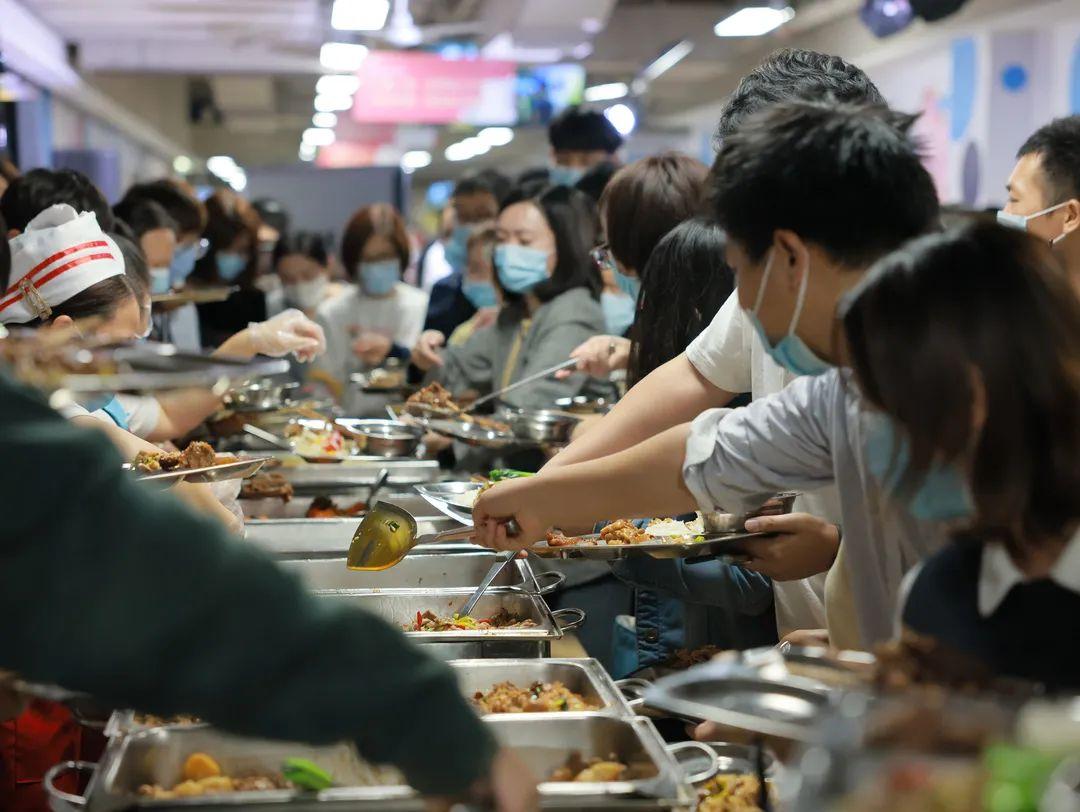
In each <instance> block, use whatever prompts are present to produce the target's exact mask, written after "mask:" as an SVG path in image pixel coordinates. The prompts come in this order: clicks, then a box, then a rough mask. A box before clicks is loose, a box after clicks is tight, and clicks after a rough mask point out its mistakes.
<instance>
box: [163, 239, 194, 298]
mask: <svg viewBox="0 0 1080 812" xmlns="http://www.w3.org/2000/svg"><path fill="white" fill-rule="evenodd" d="M198 258H199V244H198V243H197V242H194V243H192V244H191V245H183V246H180V247H178V248H177V249H176V250H175V251H173V256H172V262H170V263H169V283H170V284H171V285H172V286H173V287H174V288H175V287H180V286H181V285H183V284H184V280H185V279H187V278H188V277H189V276H191V272H192V271H194V270H195V262H196V261H197V260H198Z"/></svg>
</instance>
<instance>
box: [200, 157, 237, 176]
mask: <svg viewBox="0 0 1080 812" xmlns="http://www.w3.org/2000/svg"><path fill="white" fill-rule="evenodd" d="M206 169H207V171H209V172H210V174H211V175H217V176H218V177H219V178H221V179H222V180H224V179H225V178H226V177H227V176H229V175H231V174H232V173H233V172H235V171H236V161H234V160H233V158H232V156H231V155H213V156H211V157H210V158H207V159H206Z"/></svg>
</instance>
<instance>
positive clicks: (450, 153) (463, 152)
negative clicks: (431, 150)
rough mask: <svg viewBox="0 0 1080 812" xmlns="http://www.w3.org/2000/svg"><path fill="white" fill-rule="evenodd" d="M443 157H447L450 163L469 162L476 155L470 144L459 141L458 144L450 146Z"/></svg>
mask: <svg viewBox="0 0 1080 812" xmlns="http://www.w3.org/2000/svg"><path fill="white" fill-rule="evenodd" d="M443 155H445V156H446V160H448V161H467V160H469V159H470V158H472V157H473V155H474V153H473V151H472V150H471V149H470V148H469V145H468V144H466V143H465V142H464V141H458V142H457V143H456V144H451V145H450V146H448V147H447V148H446V151H445V152H444V153H443Z"/></svg>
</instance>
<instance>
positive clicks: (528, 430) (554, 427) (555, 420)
mask: <svg viewBox="0 0 1080 812" xmlns="http://www.w3.org/2000/svg"><path fill="white" fill-rule="evenodd" d="M499 419H500V420H502V421H503V422H505V423H506V424H507V425H509V426H510V431H512V432H513V433H514V436H515V437H517V438H518V439H521V440H530V441H532V442H534V443H539V444H540V445H566V444H567V443H569V442H570V435H571V434H573V432H574V427H575V426H576V425H577V424H578V423H580V422H581V418H580V417H578V416H577V415H573V414H569V413H568V412H560V411H556V410H554V409H512V410H507V411H506V412H505V413H503V414H502V415H500V417H499Z"/></svg>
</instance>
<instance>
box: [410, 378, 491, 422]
mask: <svg viewBox="0 0 1080 812" xmlns="http://www.w3.org/2000/svg"><path fill="white" fill-rule="evenodd" d="M405 411H406V412H408V413H409V414H414V415H418V416H420V417H427V416H438V417H446V418H450V419H452V420H460V421H462V422H463V423H472V424H473V425H475V426H478V427H479V428H481V429H484V430H485V431H495V432H499V433H500V434H509V433H510V426H509V425H508V424H506V423H503V422H502V421H500V420H495V419H494V418H491V417H481V416H479V415H473V414H465V412H464V411H463V410H462V408H461V406H459V405H458V404H457V403H456V402H455V401H454V398H453V396H452V395H451V394H450V392H449V391H448V390H447V389H446V387H444V386H443V385H442V384H441V383H432V384H428V385H427V386H425V387H424V388H423V389H421V390H420V391H418V392H414V393H413V394H412V395H410V396H409V398H408V400H406V401H405Z"/></svg>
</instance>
